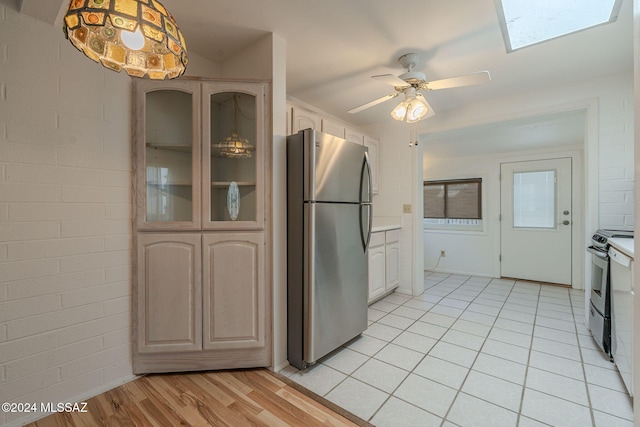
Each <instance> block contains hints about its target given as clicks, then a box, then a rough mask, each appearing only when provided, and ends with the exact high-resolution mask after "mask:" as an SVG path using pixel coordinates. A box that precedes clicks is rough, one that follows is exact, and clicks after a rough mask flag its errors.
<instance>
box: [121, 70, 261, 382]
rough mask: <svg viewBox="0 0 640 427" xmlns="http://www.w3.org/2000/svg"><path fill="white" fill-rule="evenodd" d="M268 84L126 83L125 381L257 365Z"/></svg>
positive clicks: (236, 82) (259, 339)
mask: <svg viewBox="0 0 640 427" xmlns="http://www.w3.org/2000/svg"><path fill="white" fill-rule="evenodd" d="M269 88H270V87H269V84H268V83H267V82H259V81H218V80H205V79H180V80H176V81H162V82H158V81H149V80H137V81H135V82H134V112H135V120H134V122H135V127H134V129H135V135H134V139H135V144H136V148H135V157H136V159H135V173H136V177H135V181H134V182H135V185H134V187H135V188H134V192H135V203H134V210H135V213H134V217H135V224H136V230H137V232H136V234H135V235H136V242H135V246H136V251H137V254H136V257H134V269H135V272H134V279H135V283H136V285H135V287H134V311H135V313H134V343H133V344H134V346H133V347H134V351H133V353H134V372H135V373H137V374H141V373H149V372H172V371H188V370H198V369H226V368H239V367H256V366H269V365H270V362H271V338H270V337H271V332H270V327H269V325H270V310H268V309H267V307H268V305H269V306H270V304H269V296H270V292H269V291H268V287H267V286H268V283H270V282H269V280H268V278H267V272H266V263H265V261H266V259H268V257H267V253H266V251H267V249H266V248H267V246H268V245H267V239H268V236H269V233H268V230H267V225H268V224H269V221H268V218H267V215H268V212H269V209H267V207H266V203H267V202H268V201H267V200H266V198H265V194H267V190H268V188H267V187H268V182H269V181H268V179H267V177H266V176H265V175H266V174H267V173H268V172H269V170H268V168H267V167H266V165H267V164H268V161H267V159H268V158H269V155H268V153H269V147H270V144H269V145H267V141H268V138H267V134H268V133H267V128H268V126H267V124H268V123H269V121H268V119H269V117H270V109H269V108H268V105H269V104H268V101H269V100H270V93H269Z"/></svg>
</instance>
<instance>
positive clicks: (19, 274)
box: [0, 5, 133, 425]
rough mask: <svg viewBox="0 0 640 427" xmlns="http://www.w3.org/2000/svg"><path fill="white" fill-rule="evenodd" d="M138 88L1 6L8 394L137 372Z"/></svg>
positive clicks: (50, 395)
mask: <svg viewBox="0 0 640 427" xmlns="http://www.w3.org/2000/svg"><path fill="white" fill-rule="evenodd" d="M130 90H131V89H130V79H129V78H128V77H127V76H126V75H121V74H117V73H113V72H111V71H108V70H106V69H104V68H102V67H101V66H99V65H97V64H95V63H93V62H92V61H90V60H89V59H87V58H86V57H84V55H83V54H82V53H80V52H78V51H77V50H76V49H75V48H73V47H72V46H71V45H70V43H69V42H68V41H66V40H65V39H64V36H63V34H62V31H61V30H60V28H54V27H52V26H51V25H48V24H46V23H43V22H40V21H37V20H34V19H32V18H29V17H27V16H24V15H21V14H18V13H17V12H15V11H13V10H12V9H9V8H6V7H5V6H3V5H0V402H5V401H9V402H36V403H38V404H39V402H67V401H73V400H74V399H86V398H88V397H90V396H92V395H95V394H97V393H99V392H101V391H103V390H105V389H108V388H111V387H113V386H115V385H118V384H120V383H122V382H124V381H127V380H129V379H131V378H132V376H133V375H132V370H131V342H130V341H131V340H130V337H131V244H132V233H131V228H132V225H131V212H132V209H131V199H132V198H131V180H132V165H131V142H130V111H131V110H130V102H131V99H130V96H131V95H130ZM102 98H105V99H104V100H103V99H102ZM30 418H31V419H32V418H33V417H26V418H22V419H21V420H20V419H19V415H15V416H14V415H7V414H4V413H3V414H0V424H1V425H4V424H18V423H20V422H22V421H26V420H27V419H30Z"/></svg>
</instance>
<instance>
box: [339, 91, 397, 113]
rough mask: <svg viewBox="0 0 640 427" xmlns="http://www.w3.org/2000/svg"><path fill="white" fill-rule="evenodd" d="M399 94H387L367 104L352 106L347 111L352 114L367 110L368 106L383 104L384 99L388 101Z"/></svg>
mask: <svg viewBox="0 0 640 427" xmlns="http://www.w3.org/2000/svg"><path fill="white" fill-rule="evenodd" d="M398 95H399V93H398V92H396V93H391V94H389V95H385V96H383V97H382V98H378V99H376V100H373V101H371V102H367V103H366V104H362V105H360V106H359V107H355V108H352V109H351V110H349V111H347V113H351V114H355V113H359V112H360V111H362V110H366V109H367V108H370V107H373V106H374V105H378V104H382V103H383V102H384V101H388V100H390V99H392V98H395V97H396V96H398Z"/></svg>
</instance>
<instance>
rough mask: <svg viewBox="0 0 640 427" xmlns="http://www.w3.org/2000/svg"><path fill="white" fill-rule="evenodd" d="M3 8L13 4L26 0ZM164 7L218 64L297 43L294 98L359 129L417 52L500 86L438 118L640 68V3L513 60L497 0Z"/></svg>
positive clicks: (450, 93) (455, 93)
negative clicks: (639, 12) (637, 28)
mask: <svg viewBox="0 0 640 427" xmlns="http://www.w3.org/2000/svg"><path fill="white" fill-rule="evenodd" d="M0 2H3V3H5V4H9V5H11V4H12V3H20V2H21V0H0ZM21 3H22V7H23V9H24V10H25V11H27V13H28V11H30V10H37V9H38V6H39V5H43V6H46V7H47V8H48V9H51V8H52V7H51V3H56V4H58V5H60V6H61V7H62V8H63V9H66V4H67V0H22V2H21ZM162 3H163V4H164V5H165V6H166V7H167V8H168V9H169V10H170V11H171V13H172V14H173V15H174V17H175V18H176V20H177V22H178V24H179V26H180V28H181V29H182V31H183V33H184V36H185V38H186V40H187V46H188V48H189V50H190V51H193V52H196V53H198V54H199V55H201V56H204V57H206V58H209V59H212V60H214V61H222V60H224V59H226V58H227V57H229V56H231V55H232V54H233V53H234V52H236V51H238V50H239V49H242V48H244V47H246V46H248V45H250V44H252V43H253V42H254V41H256V40H257V39H259V38H261V37H263V36H264V35H265V34H267V33H269V32H274V33H276V34H278V35H280V36H281V37H282V38H284V39H285V40H286V42H287V93H288V95H290V96H293V97H295V98H297V99H299V100H301V101H303V102H305V103H307V104H310V105H313V106H316V107H318V108H320V109H321V110H324V111H326V112H327V113H330V114H332V115H334V116H336V117H339V118H341V119H343V120H346V121H349V122H351V123H354V124H355V125H365V124H369V123H372V122H377V121H381V120H386V121H390V120H392V119H391V118H390V116H389V111H390V110H391V108H393V106H394V102H393V101H389V102H387V103H383V104H380V105H378V106H376V107H373V108H371V109H369V110H365V111H363V112H361V113H358V114H355V115H351V114H347V113H346V111H347V110H349V109H350V108H352V107H355V106H357V105H360V104H363V103H365V102H368V101H370V100H373V99H376V98H378V97H381V96H383V95H386V94H388V93H391V92H393V89H392V88H391V87H390V86H387V85H384V84H382V83H380V82H377V81H375V80H373V79H371V78H370V76H371V75H376V74H387V73H393V74H401V73H402V72H403V70H402V68H401V67H400V66H399V64H398V63H397V58H398V57H399V56H400V55H401V54H404V53H408V52H417V53H419V54H421V62H420V63H419V64H418V65H417V66H416V70H417V71H423V72H424V73H425V74H426V75H427V79H429V80H436V79H441V78H446V77H453V76H458V75H463V74H467V73H471V72H474V71H479V70H488V71H489V72H490V73H491V76H492V81H491V82H490V83H488V84H485V85H481V86H473V87H464V88H455V89H445V90H440V91H432V92H429V93H428V94H427V99H428V100H429V103H430V104H431V105H432V107H433V108H434V110H435V111H436V113H438V112H442V111H446V110H452V109H455V108H457V107H459V106H462V105H468V104H470V103H474V102H478V101H480V100H483V101H487V100H490V99H494V98H495V99H497V98H502V97H505V96H509V95H513V94H515V93H517V92H530V91H531V90H532V89H535V88H536V87H540V86H543V87H553V86H561V85H563V84H568V83H575V82H576V81H580V80H588V79H593V78H597V77H601V76H606V75H611V74H613V73H620V72H624V71H629V70H632V68H633V25H632V4H631V3H632V2H631V0H623V4H622V8H621V11H620V15H619V18H618V20H617V21H616V22H614V23H613V24H608V25H602V26H599V27H595V28H592V29H589V30H586V31H582V32H580V33H576V34H573V35H569V36H565V37H561V38H558V39H555V40H552V41H550V42H547V43H543V44H540V45H536V46H532V47H529V48H525V49H522V50H518V51H516V52H513V53H510V54H507V53H506V49H505V45H504V42H503V39H502V33H501V31H500V26H499V24H498V18H497V13H496V9H495V4H494V0H403V1H391V0H321V1H318V0H269V1H265V0H233V1H231V0H163V1H162ZM54 9H55V8H54ZM58 9H59V8H58ZM59 14H60V12H58V15H59ZM37 17H39V18H40V19H42V17H40V16H37ZM54 20H55V17H53V19H50V22H54ZM390 89H391V90H390ZM545 120H547V122H548V120H550V119H549V118H545ZM564 122H567V123H568V122H572V121H571V120H569V121H566V120H565V121H564ZM573 122H575V120H573ZM574 124H575V123H574ZM558 126H559V125H558Z"/></svg>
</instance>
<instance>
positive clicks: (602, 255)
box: [587, 246, 609, 260]
mask: <svg viewBox="0 0 640 427" xmlns="http://www.w3.org/2000/svg"><path fill="white" fill-rule="evenodd" d="M587 252H589V253H591V254H593V255H595V256H597V257H598V258H600V259H603V260H608V259H609V255H608V254H607V253H606V252H602V251H599V250H597V249H595V248H594V247H593V246H589V247H588V248H587Z"/></svg>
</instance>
